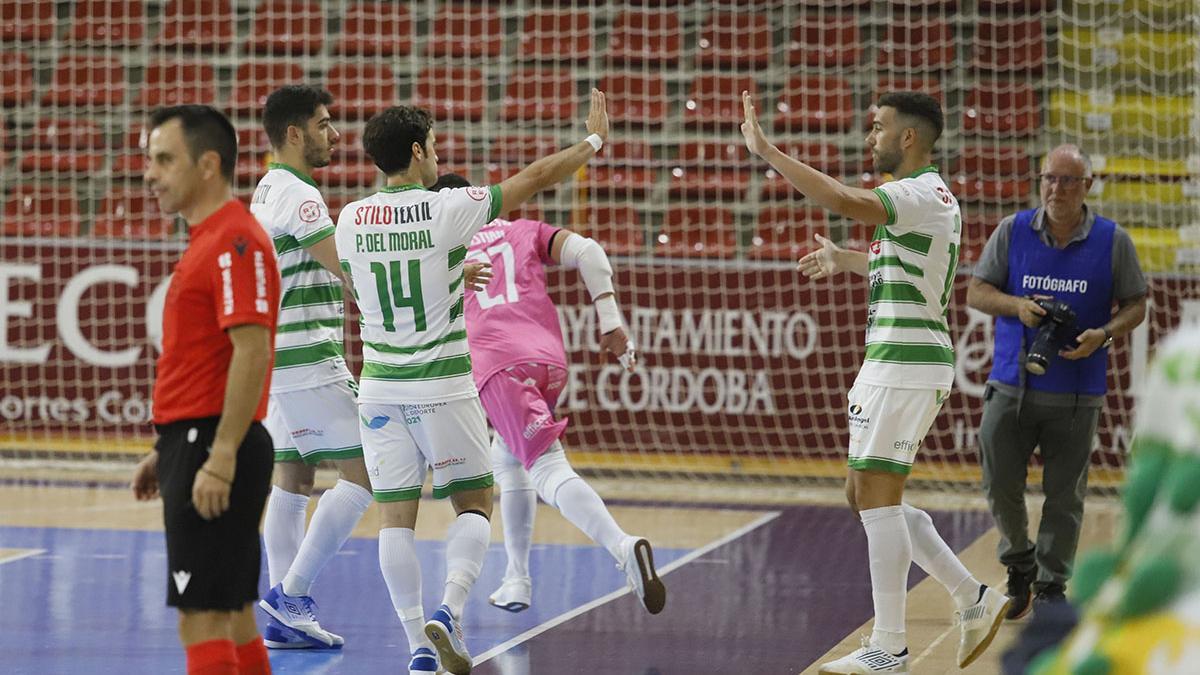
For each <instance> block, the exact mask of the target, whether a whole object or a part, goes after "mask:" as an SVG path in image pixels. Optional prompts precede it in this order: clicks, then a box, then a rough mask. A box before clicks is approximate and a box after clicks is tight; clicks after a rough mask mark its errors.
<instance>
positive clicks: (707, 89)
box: [683, 75, 758, 127]
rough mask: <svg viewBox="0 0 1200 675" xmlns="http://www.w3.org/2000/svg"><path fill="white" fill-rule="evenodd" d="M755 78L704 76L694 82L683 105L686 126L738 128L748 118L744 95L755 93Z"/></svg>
mask: <svg viewBox="0 0 1200 675" xmlns="http://www.w3.org/2000/svg"><path fill="white" fill-rule="evenodd" d="M757 90H758V85H756V84H755V82H754V77H753V76H751V75H700V76H698V77H696V78H695V79H694V80H693V81H692V87H691V91H690V92H689V94H688V97H687V100H686V101H684V104H683V123H684V124H685V125H686V126H689V127H697V126H699V127H736V126H737V125H739V124H741V123H742V120H743V119H745V114H744V112H743V111H742V92H743V91H749V92H750V93H751V94H754V93H755V92H756V91H757Z"/></svg>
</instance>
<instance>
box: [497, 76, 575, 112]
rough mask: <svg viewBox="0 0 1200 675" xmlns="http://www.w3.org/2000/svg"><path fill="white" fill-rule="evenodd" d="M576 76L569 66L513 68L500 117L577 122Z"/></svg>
mask: <svg viewBox="0 0 1200 675" xmlns="http://www.w3.org/2000/svg"><path fill="white" fill-rule="evenodd" d="M577 98H579V97H578V96H577V95H576V93H575V77H574V76H573V75H572V73H571V71H570V70H568V69H563V68H560V69H549V68H538V69H533V68H526V69H522V70H517V71H514V72H513V73H512V74H511V75H509V78H508V87H507V88H506V89H505V92H504V99H503V101H502V105H503V107H502V109H501V118H502V119H504V120H505V121H507V122H516V121H536V122H560V123H575V122H578V121H579V120H578V119H576V106H575V101H576V99H577Z"/></svg>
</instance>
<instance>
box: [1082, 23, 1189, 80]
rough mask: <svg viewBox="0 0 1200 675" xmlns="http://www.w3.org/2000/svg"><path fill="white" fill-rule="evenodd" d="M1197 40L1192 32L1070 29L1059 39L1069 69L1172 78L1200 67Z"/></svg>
mask: <svg viewBox="0 0 1200 675" xmlns="http://www.w3.org/2000/svg"><path fill="white" fill-rule="evenodd" d="M1196 48H1197V38H1196V36H1195V35H1192V34H1190V33H1181V32H1166V31H1161V32H1156V31H1126V32H1122V31H1103V30H1084V29H1068V30H1064V31H1063V32H1062V33H1061V34H1060V37H1059V56H1060V58H1061V62H1062V65H1063V68H1064V69H1065V70H1068V71H1069V70H1077V71H1081V72H1104V71H1113V72H1115V73H1119V74H1125V75H1172V74H1178V73H1185V72H1190V71H1193V70H1194V69H1195V66H1196Z"/></svg>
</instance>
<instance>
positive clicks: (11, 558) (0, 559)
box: [0, 548, 46, 565]
mask: <svg viewBox="0 0 1200 675" xmlns="http://www.w3.org/2000/svg"><path fill="white" fill-rule="evenodd" d="M45 552H46V549H44V548H31V549H29V550H28V551H21V552H20V553H13V554H11V555H8V556H3V554H0V565H3V564H4V563H10V562H16V561H18V560H24V559H25V558H32V557H33V556H35V555H41V554H43V553H45Z"/></svg>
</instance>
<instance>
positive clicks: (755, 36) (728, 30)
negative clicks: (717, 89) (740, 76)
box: [696, 12, 771, 68]
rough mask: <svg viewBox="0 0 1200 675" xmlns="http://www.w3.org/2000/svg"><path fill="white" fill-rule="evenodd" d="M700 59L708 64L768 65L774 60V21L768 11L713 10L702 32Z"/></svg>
mask: <svg viewBox="0 0 1200 675" xmlns="http://www.w3.org/2000/svg"><path fill="white" fill-rule="evenodd" d="M696 62H697V63H698V64H700V65H702V66H708V67H712V66H741V67H746V68H765V67H766V66H767V65H768V64H770V63H771V24H770V23H769V22H768V20H767V15H766V14H761V13H755V12H739V13H736V14H735V13H732V12H713V13H712V15H711V16H710V17H709V21H708V23H707V24H706V25H705V26H704V28H703V30H702V31H701V32H700V39H699V44H698V51H697V54H696Z"/></svg>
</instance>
